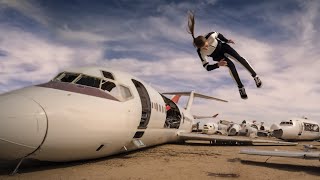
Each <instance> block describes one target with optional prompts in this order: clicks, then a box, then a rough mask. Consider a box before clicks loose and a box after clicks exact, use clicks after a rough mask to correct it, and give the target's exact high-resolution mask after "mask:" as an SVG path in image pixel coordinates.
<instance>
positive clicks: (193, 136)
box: [178, 132, 297, 145]
mask: <svg viewBox="0 0 320 180" xmlns="http://www.w3.org/2000/svg"><path fill="white" fill-rule="evenodd" d="M178 136H179V137H180V138H181V139H182V140H200V141H215V142H226V143H236V144H238V143H240V144H242V143H244V144H252V145H257V144H259V145H261V144H277V145H297V143H292V142H284V141H272V140H263V139H252V138H248V137H242V136H222V135H208V134H197V133H184V132H182V133H179V134H178Z"/></svg>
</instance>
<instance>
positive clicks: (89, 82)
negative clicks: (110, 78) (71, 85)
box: [76, 75, 101, 88]
mask: <svg viewBox="0 0 320 180" xmlns="http://www.w3.org/2000/svg"><path fill="white" fill-rule="evenodd" d="M100 81H101V80H100V79H99V78H95V77H90V76H85V75H82V76H81V78H80V79H79V80H78V81H77V82H76V84H81V85H84V86H90V87H95V88H99V87H100Z"/></svg>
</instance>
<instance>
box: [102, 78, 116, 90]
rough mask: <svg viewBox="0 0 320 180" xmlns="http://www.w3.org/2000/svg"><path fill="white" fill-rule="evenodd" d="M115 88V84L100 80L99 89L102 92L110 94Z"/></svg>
mask: <svg viewBox="0 0 320 180" xmlns="http://www.w3.org/2000/svg"><path fill="white" fill-rule="evenodd" d="M115 87H116V84H115V83H113V82H110V81H105V80H102V83H101V89H102V90H104V91H109V92H111V91H112V89H113V88H115Z"/></svg>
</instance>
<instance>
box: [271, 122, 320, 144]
mask: <svg viewBox="0 0 320 180" xmlns="http://www.w3.org/2000/svg"><path fill="white" fill-rule="evenodd" d="M270 129H271V130H273V136H274V137H276V138H279V139H283V140H287V141H303V140H319V139H320V130H319V123H317V122H315V121H311V120H308V119H306V118H291V119H290V120H288V121H282V122H280V124H279V125H278V124H272V125H271V127H270Z"/></svg>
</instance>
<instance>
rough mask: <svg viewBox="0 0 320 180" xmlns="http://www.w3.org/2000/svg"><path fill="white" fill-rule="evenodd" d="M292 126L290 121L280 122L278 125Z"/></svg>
mask: <svg viewBox="0 0 320 180" xmlns="http://www.w3.org/2000/svg"><path fill="white" fill-rule="evenodd" d="M292 125H293V123H292V121H282V122H281V123H280V126H292Z"/></svg>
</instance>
